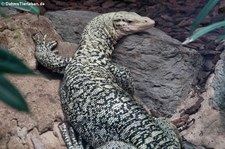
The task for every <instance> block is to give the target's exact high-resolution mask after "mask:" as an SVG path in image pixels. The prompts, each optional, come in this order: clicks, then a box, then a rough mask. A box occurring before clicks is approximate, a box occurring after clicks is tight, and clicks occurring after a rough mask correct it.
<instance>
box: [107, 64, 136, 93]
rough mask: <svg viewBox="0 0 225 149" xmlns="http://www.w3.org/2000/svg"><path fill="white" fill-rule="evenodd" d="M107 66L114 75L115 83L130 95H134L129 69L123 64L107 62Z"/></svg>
mask: <svg viewBox="0 0 225 149" xmlns="http://www.w3.org/2000/svg"><path fill="white" fill-rule="evenodd" d="M107 68H108V69H109V70H110V72H111V73H112V74H113V75H114V77H115V79H116V83H117V84H118V85H119V86H120V87H121V88H123V89H124V90H125V91H126V92H128V93H129V94H130V95H131V96H133V95H134V85H133V78H132V77H131V73H130V71H129V70H128V69H127V68H126V67H123V66H117V65H115V64H108V65H107Z"/></svg>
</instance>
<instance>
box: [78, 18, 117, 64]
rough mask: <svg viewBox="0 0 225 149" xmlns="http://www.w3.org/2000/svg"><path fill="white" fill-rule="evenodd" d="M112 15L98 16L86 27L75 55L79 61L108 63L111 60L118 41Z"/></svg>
mask: <svg viewBox="0 0 225 149" xmlns="http://www.w3.org/2000/svg"><path fill="white" fill-rule="evenodd" d="M111 16H112V14H107V16H105V17H100V18H99V17H96V18H95V19H94V20H92V21H91V22H90V23H89V24H88V25H87V26H86V27H85V29H84V31H83V34H82V39H81V41H80V45H79V47H78V50H77V51H76V52H75V55H74V57H75V58H76V60H77V61H78V62H81V63H88V64H92V65H106V64H107V63H108V62H109V61H110V60H111V55H112V52H113V50H114V44H115V43H116V39H115V36H114V34H115V31H114V28H113V25H112V24H110V23H111V22H112V21H111V20H110V19H111ZM106 19H107V20H108V21H107V20H106ZM103 22H104V23H103ZM107 22H109V23H108V24H107Z"/></svg>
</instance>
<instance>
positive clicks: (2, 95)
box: [0, 75, 29, 112]
mask: <svg viewBox="0 0 225 149" xmlns="http://www.w3.org/2000/svg"><path fill="white" fill-rule="evenodd" d="M0 100H2V101H3V102H5V103H6V104H8V105H9V106H11V107H12V108H15V109H17V110H19V111H25V112H29V108H28V105H27V103H26V101H25V100H24V99H23V97H22V95H21V94H20V93H19V91H18V90H17V89H16V88H15V87H14V86H13V85H12V84H11V83H10V82H9V81H8V80H7V79H6V78H5V77H3V76H2V75H0Z"/></svg>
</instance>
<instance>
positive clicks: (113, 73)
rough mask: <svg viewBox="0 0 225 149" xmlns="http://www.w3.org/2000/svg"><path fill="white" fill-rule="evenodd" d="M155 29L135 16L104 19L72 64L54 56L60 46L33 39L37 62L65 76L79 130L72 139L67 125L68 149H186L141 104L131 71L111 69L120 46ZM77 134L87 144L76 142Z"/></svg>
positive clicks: (66, 96) (64, 92)
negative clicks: (123, 39)
mask: <svg viewBox="0 0 225 149" xmlns="http://www.w3.org/2000/svg"><path fill="white" fill-rule="evenodd" d="M153 25H154V21H153V20H151V19H149V18H148V17H142V16H140V15H138V14H136V13H131V12H124V11H121V12H113V13H107V14H103V15H99V16H97V17H95V18H94V19H93V20H92V21H91V22H89V24H88V25H87V26H86V27H85V29H84V31H83V34H82V39H81V41H80V45H79V48H78V50H77V51H76V52H75V54H74V56H73V57H72V58H70V59H66V58H63V57H60V56H58V55H56V54H54V53H53V52H51V49H52V47H53V46H55V45H56V42H51V44H50V46H49V45H47V46H45V40H43V41H41V40H40V39H39V36H38V35H35V36H33V39H34V41H35V42H36V44H37V48H36V52H35V54H36V57H37V60H38V61H39V62H40V63H41V64H42V65H44V66H46V67H47V68H49V69H53V71H56V72H60V73H64V78H63V81H62V86H61V89H60V96H61V104H62V109H63V111H64V113H65V116H66V119H67V120H68V121H69V122H70V124H71V126H72V127H73V129H72V130H71V131H70V132H68V133H67V131H66V128H64V125H61V130H65V131H63V132H65V133H63V137H64V140H65V141H66V144H67V147H68V148H76V149H77V148H85V146H83V145H82V144H81V143H79V140H85V141H86V142H87V144H89V145H90V146H92V147H93V148H98V149H103V148H104V149H109V148H138V149H180V148H181V145H180V142H179V136H178V135H177V132H176V130H175V129H174V127H173V125H172V124H171V123H169V122H167V121H166V120H165V119H163V118H154V117H151V116H149V115H148V114H147V112H146V111H145V110H144V109H143V108H142V107H141V106H139V105H138V104H137V103H136V102H135V100H134V99H133V94H134V89H133V84H132V78H131V77H130V73H129V71H128V70H127V69H126V68H125V67H118V66H116V65H114V64H112V63H111V54H112V52H113V50H114V44H116V41H118V40H119V39H120V38H121V37H123V36H125V35H128V34H132V33H135V32H140V31H143V30H146V29H148V28H150V27H152V26H153ZM73 130H74V131H73ZM71 132H72V135H77V134H78V135H79V137H80V138H81V139H77V138H75V137H76V136H71ZM69 134H70V136H68V135H69ZM70 137H71V138H70ZM87 148H88V147H87Z"/></svg>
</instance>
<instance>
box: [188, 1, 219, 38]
mask: <svg viewBox="0 0 225 149" xmlns="http://www.w3.org/2000/svg"><path fill="white" fill-rule="evenodd" d="M218 2H219V0H209V1H208V3H207V4H206V5H205V6H204V8H203V9H202V10H201V11H200V13H199V14H198V16H197V17H196V19H195V21H194V22H193V24H192V26H191V31H190V32H191V35H192V34H193V32H194V30H195V29H196V28H197V26H198V25H199V24H200V23H201V22H202V20H203V19H204V18H205V17H206V16H207V15H208V13H209V11H210V10H212V9H213V7H214V6H215V5H216V4H217V3H218Z"/></svg>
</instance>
